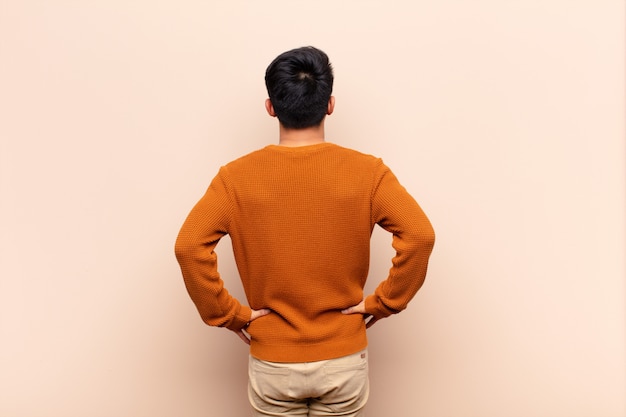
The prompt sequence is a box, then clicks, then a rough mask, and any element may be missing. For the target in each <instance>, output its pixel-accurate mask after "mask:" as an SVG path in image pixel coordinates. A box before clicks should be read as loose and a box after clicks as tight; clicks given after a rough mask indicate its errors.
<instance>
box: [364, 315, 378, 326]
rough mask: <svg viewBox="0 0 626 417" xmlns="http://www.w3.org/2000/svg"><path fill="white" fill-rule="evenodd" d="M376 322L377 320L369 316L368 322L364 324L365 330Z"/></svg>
mask: <svg viewBox="0 0 626 417" xmlns="http://www.w3.org/2000/svg"><path fill="white" fill-rule="evenodd" d="M377 321H378V319H377V318H374V316H371V318H370V319H369V321H368V322H367V323H365V328H366V329H369V328H370V327H372V325H373V324H374V323H376V322H377Z"/></svg>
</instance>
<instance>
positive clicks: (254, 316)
mask: <svg viewBox="0 0 626 417" xmlns="http://www.w3.org/2000/svg"><path fill="white" fill-rule="evenodd" d="M270 312H271V310H270V309H269V308H262V309H260V310H252V314H251V315H250V321H252V320H256V319H258V318H259V317H263V316H267V315H268V314H270Z"/></svg>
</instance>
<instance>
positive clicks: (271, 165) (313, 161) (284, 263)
mask: <svg viewBox="0 0 626 417" xmlns="http://www.w3.org/2000/svg"><path fill="white" fill-rule="evenodd" d="M199 206H200V208H198V209H195V210H194V211H192V213H191V215H190V219H188V221H187V222H186V226H185V227H184V228H183V230H182V231H181V237H180V238H179V243H178V245H183V244H184V240H185V236H188V238H189V241H195V240H196V239H197V238H198V236H197V233H198V231H199V230H201V227H202V225H204V224H216V225H220V227H218V228H216V229H220V230H214V231H213V233H216V236H215V238H217V237H219V234H222V235H223V234H225V233H227V234H229V235H230V237H231V240H232V244H233V250H234V254H235V260H236V262H237V267H238V269H239V274H240V277H241V280H242V283H243V287H244V290H245V292H246V296H247V299H248V303H249V305H250V307H251V308H253V309H261V308H269V309H270V310H271V311H272V313H270V314H268V315H267V316H264V317H262V318H260V319H258V320H255V321H254V322H252V323H251V324H250V326H249V327H248V328H247V331H248V333H249V334H250V335H251V351H250V352H251V354H252V355H253V356H255V357H258V358H261V359H264V360H268V361H276V362H307V361H316V360H323V359H330V358H336V357H340V356H344V355H348V354H351V353H354V352H357V351H359V350H361V349H364V348H365V347H366V346H367V339H366V335H365V323H364V321H363V319H362V317H361V316H359V315H345V314H342V313H341V311H342V310H343V309H345V308H347V307H350V306H353V305H355V304H358V303H359V302H360V301H361V300H362V299H363V286H364V285H365V281H366V279H367V273H368V269H369V255H370V237H371V232H372V229H373V227H374V226H375V225H376V224H377V223H379V224H381V226H382V227H384V228H386V229H388V230H389V231H391V232H392V233H394V239H395V243H396V246H398V245H399V246H398V247H397V248H396V249H399V252H398V257H397V258H396V263H401V264H402V265H401V266H399V265H397V266H394V268H392V269H393V270H394V272H393V273H394V277H393V282H388V285H387V286H386V287H382V286H381V288H379V291H377V294H376V295H375V296H372V299H371V300H370V307H371V308H373V309H374V310H376V312H377V314H374V316H380V317H382V316H387V315H389V314H392V313H395V312H398V311H400V310H402V309H404V308H405V307H406V304H407V303H408V301H409V300H410V299H411V298H412V296H413V295H414V294H415V292H416V291H417V290H418V289H419V286H420V285H421V283H422V281H423V276H424V274H425V272H426V271H425V268H424V267H423V265H424V263H425V262H424V260H427V258H428V254H429V253H430V242H429V241H428V236H429V231H430V232H431V230H432V229H430V224H429V223H428V220H427V219H426V216H424V214H423V213H422V211H421V209H420V208H419V206H418V205H417V203H416V202H415V200H413V198H412V197H411V196H410V195H409V194H408V193H407V192H406V190H405V189H404V188H403V187H402V186H401V185H400V184H399V183H398V182H397V180H396V179H395V177H394V176H393V174H392V173H391V171H390V170H389V169H388V168H387V167H386V166H385V165H384V164H383V163H382V161H381V160H380V159H378V158H375V157H373V156H369V155H364V154H362V153H359V152H356V151H353V150H350V149H346V148H342V147H340V146H337V145H335V144H332V143H321V144H315V145H309V146H300V147H285V146H276V145H270V146H267V147H266V148H263V149H261V150H259V151H256V152H253V153H251V154H248V155H246V156H244V157H242V158H239V159H237V160H235V161H233V162H231V163H229V164H228V165H226V166H225V167H223V168H222V169H221V170H220V172H219V173H218V175H217V176H216V178H215V179H214V181H213V182H212V184H211V186H210V187H209V189H208V190H207V194H206V195H205V197H204V198H203V199H202V200H201V201H200V202H199ZM194 213H196V215H194ZM215 238H213V239H212V240H213V241H215ZM420 255H421V256H420ZM202 268H204V266H202ZM200 272H201V271H197V273H200ZM191 275H193V276H195V275H196V274H193V273H192V274H191ZM186 281H187V282H188V288H190V293H191V296H192V298H194V300H195V299H199V298H204V297H205V296H206V295H205V292H206V288H205V287H198V291H199V293H196V292H195V290H194V288H195V284H194V283H193V282H189V280H186ZM392 284H393V285H392ZM217 306H219V303H218V304H217ZM236 307H237V306H233V305H232V304H227V305H222V306H219V308H213V309H206V308H205V320H206V319H212V320H228V315H229V314H236V312H235V311H234V310H233V311H232V312H230V313H229V312H228V310H229V309H233V308H234V309H235V310H236ZM225 311H226V312H227V314H226V315H224V312H225ZM201 312H202V309H201Z"/></svg>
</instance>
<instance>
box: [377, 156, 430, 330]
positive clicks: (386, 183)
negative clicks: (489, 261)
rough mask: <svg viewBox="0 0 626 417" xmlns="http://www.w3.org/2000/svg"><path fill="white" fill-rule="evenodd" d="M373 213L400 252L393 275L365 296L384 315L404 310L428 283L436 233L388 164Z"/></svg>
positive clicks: (393, 259)
mask: <svg viewBox="0 0 626 417" xmlns="http://www.w3.org/2000/svg"><path fill="white" fill-rule="evenodd" d="M372 216H373V217H372V221H373V222H374V223H377V224H378V225H379V226H381V227H382V228H383V229H385V230H386V231H388V232H390V233H391V234H392V235H393V237H392V247H393V248H394V249H395V252H396V253H395V256H394V257H393V258H392V260H391V264H392V266H391V268H390V270H389V275H388V276H387V278H386V279H385V280H383V281H382V282H381V283H380V284H379V285H378V287H377V288H376V290H375V291H374V293H373V294H372V295H369V296H368V297H367V298H366V299H365V310H366V312H367V313H369V314H371V315H372V316H374V318H376V319H381V318H384V317H387V316H390V315H391V314H395V313H399V312H400V311H402V310H404V309H405V308H406V307H407V305H408V303H409V301H410V300H411V299H412V298H413V297H414V296H415V294H416V293H417V291H418V290H419V289H420V287H421V286H422V284H423V283H424V279H425V278H426V271H427V267H428V259H429V257H430V254H431V252H432V249H433V246H434V243H435V233H434V230H433V228H432V225H431V223H430V221H429V220H428V218H427V217H426V215H425V214H424V212H423V211H422V209H421V207H420V206H419V205H418V203H417V202H416V201H415V199H414V198H413V197H412V196H411V195H410V194H409V193H408V192H407V191H406V189H405V188H404V187H403V186H402V185H400V183H399V182H398V179H397V178H396V176H395V175H394V174H393V173H392V172H391V171H390V170H389V168H387V167H385V166H384V165H383V172H382V175H381V177H380V181H379V182H378V186H377V187H376V189H375V191H374V194H373V198H372Z"/></svg>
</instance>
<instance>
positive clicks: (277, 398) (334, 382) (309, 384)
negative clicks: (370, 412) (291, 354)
mask: <svg viewBox="0 0 626 417" xmlns="http://www.w3.org/2000/svg"><path fill="white" fill-rule="evenodd" d="M248 375H249V378H248V381H249V382H248V398H249V399H250V404H251V405H252V408H253V414H252V415H253V416H311V417H313V416H345V417H364V416H365V414H364V411H363V407H365V403H366V402H367V397H368V395H369V380H368V366H367V350H364V351H362V352H358V353H355V354H353V355H348V356H344V357H341V358H337V359H329V360H324V361H318V362H305V363H276V362H267V361H262V360H260V359H257V358H254V357H252V356H250V361H249V366H248Z"/></svg>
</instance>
